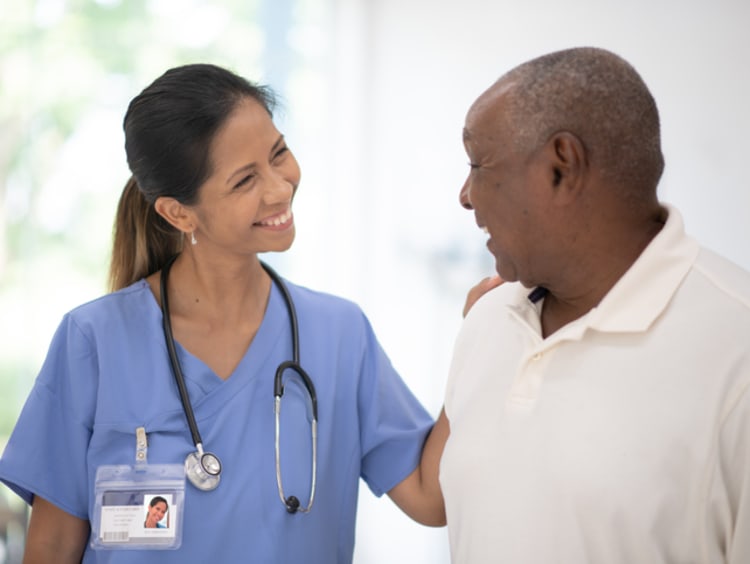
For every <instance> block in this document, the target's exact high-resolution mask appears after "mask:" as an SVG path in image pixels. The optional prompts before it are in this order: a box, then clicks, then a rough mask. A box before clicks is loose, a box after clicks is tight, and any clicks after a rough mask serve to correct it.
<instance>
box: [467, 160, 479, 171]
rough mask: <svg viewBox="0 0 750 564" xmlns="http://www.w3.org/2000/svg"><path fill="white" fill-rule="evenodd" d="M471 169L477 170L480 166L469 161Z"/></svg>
mask: <svg viewBox="0 0 750 564" xmlns="http://www.w3.org/2000/svg"><path fill="white" fill-rule="evenodd" d="M469 168H470V169H472V170H476V169H478V168H479V165H478V164H477V163H473V162H471V161H469Z"/></svg>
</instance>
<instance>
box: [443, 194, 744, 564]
mask: <svg viewBox="0 0 750 564" xmlns="http://www.w3.org/2000/svg"><path fill="white" fill-rule="evenodd" d="M666 210H667V212H668V214H669V215H668V220H667V223H666V225H665V227H664V228H663V229H662V231H661V232H660V233H659V235H657V237H656V238H655V239H654V240H653V241H652V242H651V244H650V245H649V246H648V247H647V248H646V249H645V250H644V252H643V253H642V254H641V256H640V257H639V258H638V260H637V261H636V263H635V264H634V265H633V266H632V267H631V268H630V270H628V272H627V273H626V274H625V275H624V276H623V277H622V278H621V279H620V280H619V281H618V283H617V284H616V285H615V286H614V287H613V288H612V290H611V291H610V292H609V293H608V294H607V296H606V297H605V298H604V299H603V300H602V302H601V303H600V305H599V306H598V307H597V308H595V309H593V310H592V311H590V312H589V313H588V314H587V315H585V316H584V317H582V318H580V319H578V320H576V321H574V322H572V323H570V324H568V325H567V326H565V327H563V328H562V329H560V330H558V331H557V332H555V333H554V334H552V335H551V336H549V337H548V338H547V339H543V338H542V337H541V334H540V321H539V311H540V307H541V302H539V303H537V304H536V305H534V304H532V303H531V302H530V301H529V300H528V299H527V295H528V293H529V290H528V289H525V288H523V287H522V286H521V285H520V284H505V285H503V286H500V287H499V288H498V289H496V290H493V291H492V292H490V293H488V294H486V295H485V296H483V297H482V299H481V300H480V301H479V302H478V303H477V304H476V305H475V306H474V307H473V308H472V310H471V312H470V313H469V315H468V316H467V318H466V320H465V322H464V326H463V327H462V330H461V332H460V334H459V336H458V339H457V342H456V346H455V353H454V358H453V363H452V366H451V372H450V376H449V380H448V387H447V391H446V400H445V409H446V414H447V416H448V419H449V421H450V428H451V434H450V437H449V439H448V442H447V444H446V447H445V451H444V453H443V458H442V461H441V469H440V483H441V486H442V488H443V493H444V496H445V501H446V510H447V515H448V529H449V537H450V547H451V555H452V560H453V562H454V564H467V563H471V564H477V563H485V562H486V563H490V562H492V563H502V564H550V563H566V564H568V563H569V564H582V563H591V564H609V563H618V564H619V563H621V564H636V563H637V564H646V563H648V564H650V563H664V564H678V563H679V564H689V563H696V564H697V563H701V564H713V563H731V564H748V563H750V273H748V272H745V271H743V270H741V269H740V268H739V267H737V266H735V265H733V264H731V263H730V262H728V261H726V260H724V259H722V258H721V257H719V256H717V255H716V254H714V253H711V252H710V251H707V250H704V249H701V248H700V247H699V246H698V244H697V243H696V242H695V241H693V240H692V239H690V238H688V237H687V236H686V235H685V234H684V229H683V225H682V219H681V217H680V215H679V213H678V212H677V211H676V210H675V209H674V208H671V207H667V208H666Z"/></svg>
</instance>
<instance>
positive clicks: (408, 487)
mask: <svg viewBox="0 0 750 564" xmlns="http://www.w3.org/2000/svg"><path fill="white" fill-rule="evenodd" d="M502 283H503V280H502V279H501V278H500V277H499V276H497V275H495V276H489V277H487V278H484V279H483V280H481V281H479V283H477V284H476V285H475V286H474V287H473V288H471V290H469V292H468V294H467V295H466V302H465V304H464V311H463V315H464V317H466V314H467V313H469V310H470V309H471V308H472V307H473V306H474V304H475V303H476V301H477V300H478V299H479V298H481V297H482V296H483V295H484V294H486V293H487V292H489V291H490V290H492V289H493V288H497V287H498V286H499V285H500V284H502ZM450 431H451V430H450V424H449V422H448V418H447V417H446V416H445V409H443V410H441V411H440V416H439V417H438V420H437V422H436V423H435V426H434V427H433V428H432V431H430V434H429V436H428V437H427V440H426V441H425V445H424V449H423V450H422V459H421V461H420V463H419V466H418V467H417V469H416V470H414V472H412V473H411V474H410V475H409V476H407V477H406V478H405V479H404V480H403V481H402V482H401V483H400V484H398V485H397V486H396V487H394V488H393V489H392V490H391V491H389V492H388V495H389V496H390V498H391V499H392V500H393V502H394V503H395V504H396V505H398V506H399V507H400V508H401V510H402V511H403V512H404V513H406V514H407V515H408V516H409V517H411V518H412V519H414V520H415V521H417V522H418V523H421V524H423V525H427V526H430V527H442V526H444V525H445V523H446V520H445V502H444V501H443V493H442V491H441V490H440V481H439V479H438V478H439V472H440V458H441V457H442V455H443V448H445V442H446V441H447V440H448V435H450Z"/></svg>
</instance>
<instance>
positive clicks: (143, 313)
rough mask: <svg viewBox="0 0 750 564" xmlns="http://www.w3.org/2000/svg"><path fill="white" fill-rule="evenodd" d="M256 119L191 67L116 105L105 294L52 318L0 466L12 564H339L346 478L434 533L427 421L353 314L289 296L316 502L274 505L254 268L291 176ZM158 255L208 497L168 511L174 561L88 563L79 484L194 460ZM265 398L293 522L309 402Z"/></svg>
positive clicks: (254, 97)
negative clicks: (120, 175)
mask: <svg viewBox="0 0 750 564" xmlns="http://www.w3.org/2000/svg"><path fill="white" fill-rule="evenodd" d="M272 109H273V97H272V94H271V92H270V91H268V90H267V89H265V88H263V87H259V86H256V85H254V84H251V83H249V82H248V81H246V80H244V79H243V78H240V77H238V76H236V75H235V74H233V73H231V72H229V71H227V70H225V69H222V68H219V67H216V66H213V65H205V64H198V65H187V66H182V67H178V68H174V69H171V70H169V71H167V72H166V73H165V74H164V75H162V76H161V77H159V78H158V79H156V81H155V82H153V83H152V84H151V85H150V86H148V87H147V88H146V89H145V90H144V91H143V92H142V93H141V94H140V95H138V96H137V97H136V98H135V99H134V100H133V101H132V102H131V103H130V106H129V108H128V111H127V114H126V116H125V120H124V129H125V137H126V142H125V148H126V153H127V159H128V164H129V167H130V169H131V172H132V174H133V177H132V178H131V180H130V181H129V182H128V183H127V185H126V187H125V189H124V192H123V194H122V197H121V200H120V203H119V207H118V210H117V218H116V225H115V238H114V246H113V252H112V263H111V269H110V280H111V289H112V290H113V292H112V293H110V294H108V295H105V296H103V297H100V298H99V299H97V300H94V301H92V302H90V303H87V304H84V305H82V306H80V307H78V308H76V309H74V310H73V311H71V312H70V313H68V314H67V315H66V316H65V317H64V319H63V320H62V322H61V324H60V326H59V328H58V330H57V332H56V334H55V335H54V338H53V340H52V343H51V346H50V348H49V352H48V356H47V358H46V361H45V362H44V365H43V367H42V369H41V371H40V374H39V376H38V378H37V380H36V383H35V385H34V388H33V390H32V392H31V394H30V396H29V398H28V400H27V402H26V405H25V407H24V409H23V411H22V413H21V416H20V418H19V420H18V423H17V425H16V428H15V430H14V432H13V434H12V436H11V438H10V441H9V443H8V445H7V448H6V450H5V453H4V454H3V457H2V459H0V479H2V481H3V482H5V483H6V484H7V485H8V486H10V487H11V488H12V489H13V490H14V491H16V492H17V493H18V494H19V495H20V496H21V497H22V498H23V499H24V500H26V501H27V502H28V503H29V504H31V505H32V506H33V509H32V512H31V520H30V525H29V530H28V538H27V545H26V558H27V561H28V562H52V561H54V562H58V563H65V562H80V561H81V560H83V562H85V563H94V562H111V563H116V562H117V563H120V562H138V563H139V564H142V563H143V562H151V561H153V562H156V561H157V560H158V562H160V563H161V564H168V563H171V562H180V563H184V562H240V561H244V562H263V563H268V562H271V563H272V562H306V563H312V564H315V563H319V564H332V563H348V562H351V560H352V553H353V546H354V531H355V513H356V507H357V492H358V481H359V478H360V477H361V478H363V479H364V480H365V482H366V483H367V484H368V486H369V487H370V489H371V490H372V491H373V492H374V493H375V495H382V494H383V493H388V495H389V496H390V497H391V498H392V499H393V500H394V501H395V503H396V504H398V505H399V506H400V507H401V508H402V509H403V510H404V511H405V512H406V513H407V514H409V515H410V516H411V517H412V518H414V519H415V520H417V521H419V522H421V523H423V524H427V525H433V526H440V525H443V524H444V523H445V516H444V510H443V503H442V496H441V495H440V492H439V487H438V483H437V476H436V472H437V460H439V457H440V451H439V449H433V448H431V447H432V445H433V442H432V440H430V439H434V437H430V439H428V435H429V432H430V429H431V427H432V420H431V418H430V416H429V415H428V413H427V412H426V411H425V409H424V408H423V407H422V406H421V405H420V403H419V402H418V401H417V400H416V399H415V398H414V396H413V395H412V394H411V392H410V391H409V390H408V389H407V387H406V386H405V384H404V382H403V381H402V380H401V378H400V377H399V376H398V374H397V373H396V372H395V370H394V369H393V367H392V366H391V364H390V362H389V360H388V358H387V357H386V355H385V353H384V352H383V350H382V349H381V347H380V345H379V344H378V341H377V339H376V337H375V335H374V334H373V331H372V328H371V326H370V324H369V323H368V320H367V318H366V317H365V316H364V314H363V313H362V311H361V310H360V309H359V308H358V307H357V306H356V305H354V304H352V303H350V302H348V301H345V300H343V299H340V298H337V297H333V296H330V295H326V294H322V293H319V292H315V291H312V290H309V289H306V288H303V287H301V286H297V285H294V284H292V283H287V284H286V285H287V287H288V290H289V293H290V294H291V298H292V301H293V303H294V305H295V307H296V312H297V318H298V323H299V344H300V355H301V364H302V365H303V367H304V368H305V370H306V372H307V374H309V375H310V378H311V379H312V380H313V381H314V384H315V387H316V389H317V402H318V413H319V416H318V418H319V422H318V433H317V484H316V490H315V492H316V493H315V502H314V505H313V507H312V510H311V511H310V512H309V513H303V512H297V513H290V512H289V511H287V509H286V508H285V506H284V504H283V503H282V502H281V501H280V499H279V493H278V491H277V477H276V466H275V458H274V455H275V427H274V411H273V392H274V390H273V384H274V372H275V370H276V367H277V366H278V365H279V364H280V363H281V362H283V361H285V360H288V359H290V358H291V356H292V344H291V328H290V322H289V315H288V313H287V310H286V307H285V303H284V300H283V299H282V295H281V294H280V291H279V288H278V287H277V286H276V285H275V284H273V283H272V281H271V279H270V277H269V275H268V274H267V273H266V271H265V270H264V269H263V267H262V265H261V263H260V261H259V259H258V253H263V252H269V251H275V252H282V251H286V250H287V249H288V248H289V247H290V246H291V244H292V241H293V240H294V215H293V211H292V204H293V200H294V195H295V192H296V190H297V186H298V184H299V181H300V169H299V166H298V164H297V161H296V160H295V158H294V155H293V154H292V152H291V151H290V150H289V147H288V146H287V142H286V140H285V138H284V136H283V135H282V134H281V133H280V132H279V131H278V130H277V129H276V127H275V125H274V122H273V120H272V114H271V112H272ZM175 255H176V260H174V262H173V264H172V266H171V271H170V274H169V277H168V283H167V285H166V293H167V295H168V300H169V320H170V322H171V327H172V332H173V336H174V341H175V347H176V353H177V358H178V360H179V363H180V364H181V367H182V372H183V373H184V377H185V381H186V388H187V392H188V395H189V398H190V402H191V404H192V408H193V410H194V413H195V419H196V422H197V424H198V426H199V428H200V432H201V435H202V439H203V443H204V444H205V446H206V449H207V450H210V451H212V452H214V453H216V454H217V455H218V456H219V458H220V459H221V463H222V469H223V471H222V474H221V482H220V484H219V485H218V487H216V489H213V490H211V491H201V490H199V489H197V488H195V487H193V486H192V485H191V484H190V483H189V482H188V483H186V485H185V486H184V494H176V495H175V496H174V497H173V498H172V499H174V500H177V501H172V502H171V503H170V508H169V511H170V515H172V524H171V525H170V529H172V527H174V529H175V530H180V529H179V528H180V527H181V539H182V540H181V545H180V546H179V547H177V548H174V547H172V549H171V550H170V549H167V550H159V551H158V552H157V551H156V550H150V549H144V548H140V549H138V550H126V549H118V548H117V547H118V546H120V545H117V544H115V545H113V546H114V547H115V548H114V549H102V548H100V547H97V543H95V542H93V540H92V539H93V538H94V536H95V535H92V534H91V531H92V530H93V531H96V530H98V529H99V528H100V526H101V523H99V521H98V520H97V519H98V515H99V513H98V511H100V510H101V507H99V506H98V504H99V503H100V499H99V497H97V495H95V491H98V490H97V488H98V482H97V480H98V478H97V472H98V471H99V470H101V469H103V468H116V467H118V465H123V466H128V465H132V464H133V462H134V460H136V456H142V457H143V459H144V460H147V462H148V464H149V465H170V464H171V465H174V464H182V462H183V461H184V460H185V457H186V456H187V455H188V454H190V453H191V452H194V451H195V449H196V447H195V446H194V444H193V439H192V438H191V433H190V431H189V430H188V426H187V424H186V416H185V413H184V411H183V406H182V404H181V403H180V396H179V393H178V389H177V386H176V385H175V380H174V378H173V374H172V368H171V366H170V359H169V355H168V354H167V347H166V344H165V337H164V334H163V331H162V319H163V317H162V310H161V309H160V306H161V304H162V301H163V298H164V296H162V293H161V289H160V281H161V277H162V269H163V267H164V266H165V264H167V261H169V260H170V259H171V258H172V257H173V256H175ZM285 388H286V389H285V394H284V403H283V405H284V411H283V412H282V413H281V425H282V431H281V438H280V445H279V449H280V453H279V454H280V460H281V466H280V473H281V476H280V478H281V481H282V483H283V487H284V490H285V492H286V493H287V495H288V494H294V495H295V496H297V497H298V498H299V499H300V503H301V505H302V507H304V506H305V505H306V504H307V503H308V496H309V492H310V489H311V464H312V458H313V457H312V452H311V435H310V425H311V408H310V399H309V397H308V395H307V392H306V390H305V388H304V386H302V385H301V384H300V383H299V381H297V380H295V379H294V378H289V379H288V380H287V382H286V386H285ZM144 431H145V433H144ZM139 433H143V435H139ZM137 437H140V438H137ZM140 439H143V440H142V441H141V440H140ZM435 442H436V443H441V442H442V441H435ZM423 448H424V453H423ZM139 452H141V454H138V453H139ZM420 460H421V461H422V466H420ZM422 468H424V471H422ZM132 489H133V491H132V492H130V495H131V497H133V498H134V499H135V498H138V499H139V500H140V499H142V498H143V497H144V495H140V493H139V491H138V487H136V486H134V487H133V488H132ZM106 493H107V492H105V495H106ZM139 495H140V497H139ZM183 495H184V497H181V496H183ZM98 500H99V501H98ZM180 501H181V502H182V505H183V506H182V507H181V508H180V507H179V503H178V502H180ZM123 503H125V502H123ZM134 503H135V502H134ZM138 503H140V501H139V502H138ZM123 507H125V508H128V507H129V506H127V505H125V506H123ZM142 507H143V506H142V505H139V506H138V508H137V511H138V515H139V519H140V521H139V523H141V524H142V523H143V521H142V519H143V513H142ZM180 512H181V513H180ZM95 515H96V516H97V518H95ZM180 515H181V517H180ZM139 526H140V527H141V528H142V525H139ZM169 534H173V533H172V532H171V531H170V533H169ZM163 535H167V533H166V532H165V533H163ZM155 538H156V537H155ZM160 538H161V537H160ZM164 538H166V539H167V541H170V539H169V538H168V537H166V536H165V537H164Z"/></svg>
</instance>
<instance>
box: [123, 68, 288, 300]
mask: <svg viewBox="0 0 750 564" xmlns="http://www.w3.org/2000/svg"><path fill="white" fill-rule="evenodd" d="M248 98H250V99H253V100H255V101H256V102H258V103H259V104H261V106H262V107H263V108H264V109H265V110H266V111H267V112H268V114H269V115H273V109H274V108H275V105H276V99H275V96H274V94H273V91H272V90H271V89H270V88H268V87H266V86H260V85H257V84H253V83H251V82H249V81H248V80H246V79H244V78H242V77H240V76H238V75H236V74H234V73H233V72H231V71H229V70H227V69H224V68H221V67H218V66H216V65H211V64H192V65H184V66H180V67H175V68H172V69H170V70H168V71H167V72H165V73H164V74H163V75H162V76H160V77H159V78H157V79H156V80H155V81H154V82H153V83H152V84H151V85H149V86H148V87H147V88H146V89H145V90H143V92H141V93H140V94H139V95H138V96H136V97H135V98H134V99H133V100H132V101H131V102H130V105H129V106H128V110H127V113H126V114H125V119H124V122H123V128H124V130H125V152H126V154H127V160H128V166H129V167H130V171H131V172H132V173H133V176H132V178H131V179H130V180H129V181H128V182H127V184H126V185H125V188H124V190H123V193H122V196H121V198H120V202H119V205H118V210H117V215H116V220H115V228H114V243H113V249H112V259H111V264H110V273H109V280H110V288H111V289H112V290H117V289H119V288H123V287H125V286H127V285H129V284H131V283H133V282H135V281H136V280H138V279H140V278H142V277H144V276H148V275H149V274H152V273H153V272H156V271H157V270H160V269H161V268H162V267H163V265H164V264H165V262H166V261H167V260H168V259H169V258H170V257H171V256H172V255H174V254H175V253H177V252H179V250H180V249H181V247H182V234H181V233H180V232H178V231H177V230H176V229H175V228H173V227H172V226H171V225H170V224H169V223H167V222H166V221H165V220H164V219H163V218H162V217H161V216H159V214H157V213H156V211H155V210H154V202H156V200H157V198H159V197H162V196H166V197H171V198H174V199H176V200H177V201H179V202H180V203H182V204H185V205H193V204H195V203H196V202H197V200H198V190H199V188H200V187H201V186H202V185H203V183H204V182H205V181H206V179H207V178H208V177H209V176H210V175H211V172H212V163H211V161H210V158H209V157H210V151H209V149H210V146H211V143H212V141H213V139H214V137H215V135H216V133H217V131H218V130H219V129H220V128H221V126H222V125H223V124H224V122H225V121H226V120H227V118H228V117H229V115H230V114H231V113H232V112H233V111H234V109H235V108H236V107H237V105H238V104H239V103H240V102H241V101H242V100H245V99H248Z"/></svg>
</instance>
